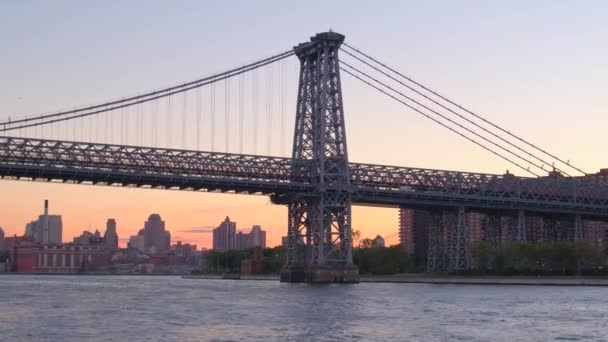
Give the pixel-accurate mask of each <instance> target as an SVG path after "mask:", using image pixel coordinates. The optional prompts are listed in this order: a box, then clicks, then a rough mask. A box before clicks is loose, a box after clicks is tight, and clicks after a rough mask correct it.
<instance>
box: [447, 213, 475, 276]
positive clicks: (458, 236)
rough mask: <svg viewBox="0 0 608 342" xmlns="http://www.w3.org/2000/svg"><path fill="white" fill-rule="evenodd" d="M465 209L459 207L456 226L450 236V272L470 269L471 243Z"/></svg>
mask: <svg viewBox="0 0 608 342" xmlns="http://www.w3.org/2000/svg"><path fill="white" fill-rule="evenodd" d="M465 214H466V212H465V208H464V207H458V209H457V211H456V215H455V216H456V224H455V225H454V229H453V230H452V231H451V234H450V235H451V236H450V254H449V264H448V270H449V271H462V270H466V269H467V268H468V267H469V260H470V256H469V243H468V238H467V237H468V234H467V224H466V217H465Z"/></svg>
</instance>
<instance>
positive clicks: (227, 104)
mask: <svg viewBox="0 0 608 342" xmlns="http://www.w3.org/2000/svg"><path fill="white" fill-rule="evenodd" d="M224 120H225V127H224V129H225V130H226V136H225V139H226V142H225V145H224V148H225V151H226V152H230V79H229V78H227V79H226V80H225V81H224Z"/></svg>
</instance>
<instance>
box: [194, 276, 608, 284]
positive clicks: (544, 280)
mask: <svg viewBox="0 0 608 342" xmlns="http://www.w3.org/2000/svg"><path fill="white" fill-rule="evenodd" d="M182 278H185V279H235V280H272V281H279V277H278V276H276V275H241V276H239V275H228V276H222V275H207V274H204V275H185V276H182ZM361 282H362V283H406V284H407V283H412V284H455V285H458V284H460V285H536V286H539V285H543V286H608V277H559V276H542V277H540V276H539V277H535V276H454V275H436V274H397V275H386V276H381V275H373V276H369V275H363V276H361Z"/></svg>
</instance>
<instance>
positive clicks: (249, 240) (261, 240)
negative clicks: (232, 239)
mask: <svg viewBox="0 0 608 342" xmlns="http://www.w3.org/2000/svg"><path fill="white" fill-rule="evenodd" d="M255 247H260V248H266V232H265V231H263V230H262V227H260V226H258V225H255V226H253V227H252V228H251V231H250V232H249V233H243V232H238V233H237V234H236V249H250V248H255Z"/></svg>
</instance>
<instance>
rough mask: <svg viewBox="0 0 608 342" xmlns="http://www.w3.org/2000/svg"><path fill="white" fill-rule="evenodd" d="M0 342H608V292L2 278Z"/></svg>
mask: <svg viewBox="0 0 608 342" xmlns="http://www.w3.org/2000/svg"><path fill="white" fill-rule="evenodd" d="M0 340H1V341H287V340H291V341H550V340H556V341H559V340H567V341H608V287H559V286H497V285H483V286H480V285H433V284H374V283H362V284H357V285H337V284H336V285H308V284H281V283H279V282H276V281H239V280H202V279H182V278H180V277H171V276H158V277H156V276H52V275H50V276H37V275H32V276H25V275H24V276H21V275H2V276H0Z"/></svg>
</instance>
